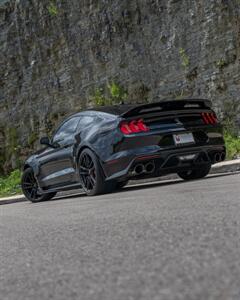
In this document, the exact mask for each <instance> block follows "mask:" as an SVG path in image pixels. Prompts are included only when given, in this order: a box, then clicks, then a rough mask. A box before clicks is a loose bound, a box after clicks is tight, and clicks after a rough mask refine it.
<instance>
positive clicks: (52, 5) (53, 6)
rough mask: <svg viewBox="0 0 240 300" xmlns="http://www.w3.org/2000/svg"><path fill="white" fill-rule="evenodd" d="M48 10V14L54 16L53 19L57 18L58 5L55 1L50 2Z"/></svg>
mask: <svg viewBox="0 0 240 300" xmlns="http://www.w3.org/2000/svg"><path fill="white" fill-rule="evenodd" d="M47 9H48V12H49V14H50V15H51V16H53V17H55V16H57V14H58V9H57V6H56V4H55V3H54V2H53V1H52V2H50V4H49V5H48V7H47Z"/></svg>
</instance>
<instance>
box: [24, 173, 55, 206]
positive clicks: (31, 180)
mask: <svg viewBox="0 0 240 300" xmlns="http://www.w3.org/2000/svg"><path fill="white" fill-rule="evenodd" d="M21 186H22V191H23V194H24V195H25V197H26V198H27V199H28V200H30V201H31V202H40V201H46V200H50V199H51V198H53V197H54V196H55V195H56V193H47V194H41V193H40V192H39V188H38V183H37V180H36V178H35V176H34V173H33V170H32V169H31V168H27V169H26V170H24V172H23V175H22V182H21Z"/></svg>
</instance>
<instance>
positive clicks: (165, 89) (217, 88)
mask: <svg viewBox="0 0 240 300" xmlns="http://www.w3.org/2000/svg"><path fill="white" fill-rule="evenodd" d="M239 15H240V2H239V1H238V0H231V1H224V0H216V1H212V0H211V1H209V0H200V1H182V0H181V1H180V0H174V1H173V0H161V1H159V0H151V1H150V0H145V1H138V0H131V1H129V0H121V1H110V0H105V1H103V0H87V1H79V0H72V1H65V0H58V1H46V0H41V1H40V0H31V1H30V0H18V1H17V0H10V1H5V0H4V1H3V0H2V1H0V30H1V34H0V126H1V127H2V128H4V130H3V135H4V136H5V138H4V139H2V138H1V135H0V164H1V166H0V170H3V169H4V170H6V171H7V170H9V169H11V168H14V167H15V166H16V165H17V164H18V161H21V160H22V159H24V157H25V156H26V155H28V153H29V152H32V151H33V150H34V149H37V148H38V147H39V144H38V142H37V140H38V138H39V137H40V136H42V135H45V134H47V133H48V134H50V133H51V132H52V131H53V130H54V128H55V127H56V124H58V122H59V121H60V120H62V118H64V117H65V116H66V115H69V114H71V113H73V112H76V111H79V110H81V109H84V108H86V107H88V106H90V105H92V102H93V101H92V99H93V97H92V96H93V95H94V94H95V91H96V90H97V89H102V90H103V91H105V90H106V86H108V84H109V83H111V82H116V83H117V84H119V85H120V86H122V87H123V88H124V90H125V91H126V92H127V95H128V98H127V101H132V102H141V101H156V100H158V99H162V98H182V97H204V98H205V97H206V98H210V99H212V100H213V102H214V106H215V108H216V109H217V110H218V112H219V113H220V115H222V114H223V113H224V109H225V107H226V105H225V102H226V101H228V102H230V103H231V105H232V107H236V106H238V107H239V105H238V103H239V100H240V85H239V84H240V72H239V70H240V63H239V62H240V45H239V44H240V30H239V28H240V18H239ZM233 118H234V122H236V121H237V119H239V118H240V117H239V112H238V110H237V111H235V115H234V116H233ZM13 128H15V129H14V130H13ZM9 130H10V131H9ZM13 131H14V132H13ZM10 132H11V133H10ZM12 133H14V138H13V137H12V136H11V134H12ZM9 134H10V136H8V135H9ZM9 143H10V144H9ZM13 145H14V149H15V148H16V149H17V150H16V149H15V150H14V151H12V150H13V149H12V146H13ZM9 147H10V148H9ZM2 161H4V163H2Z"/></svg>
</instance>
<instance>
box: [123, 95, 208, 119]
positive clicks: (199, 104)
mask: <svg viewBox="0 0 240 300" xmlns="http://www.w3.org/2000/svg"><path fill="white" fill-rule="evenodd" d="M211 107H212V102H211V101H210V100H206V99H182V100H162V101H160V102H153V103H148V104H142V105H136V106H135V107H134V108H131V109H130V110H128V111H126V112H124V113H123V114H121V117H123V118H128V117H132V116H136V115H139V114H145V113H151V112H155V111H159V110H160V111H171V110H179V109H184V108H203V109H204V108H205V109H206V108H208V109H209V108H211Z"/></svg>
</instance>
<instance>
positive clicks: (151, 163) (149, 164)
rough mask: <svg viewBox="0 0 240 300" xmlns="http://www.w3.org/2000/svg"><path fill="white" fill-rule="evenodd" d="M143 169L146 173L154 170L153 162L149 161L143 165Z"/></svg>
mask: <svg viewBox="0 0 240 300" xmlns="http://www.w3.org/2000/svg"><path fill="white" fill-rule="evenodd" d="M145 170H146V173H153V172H154V170H155V164H154V162H149V163H147V164H146V165H145Z"/></svg>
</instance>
